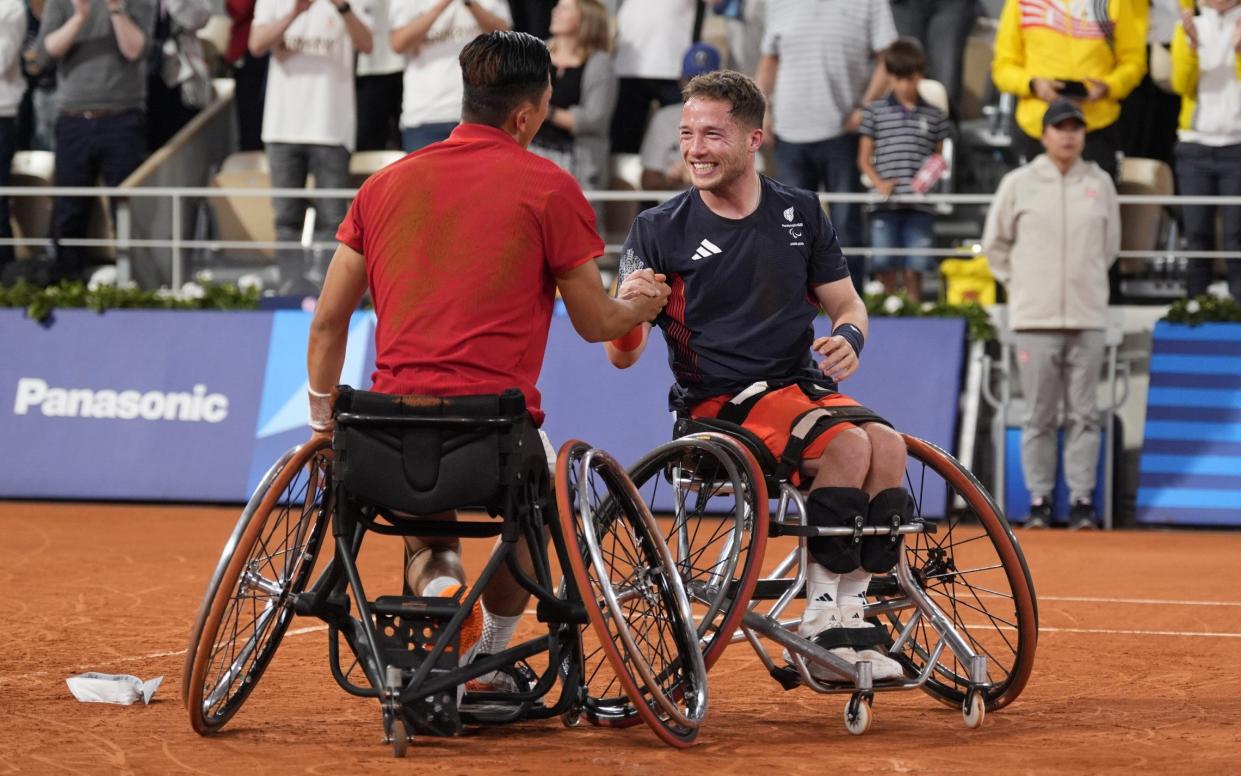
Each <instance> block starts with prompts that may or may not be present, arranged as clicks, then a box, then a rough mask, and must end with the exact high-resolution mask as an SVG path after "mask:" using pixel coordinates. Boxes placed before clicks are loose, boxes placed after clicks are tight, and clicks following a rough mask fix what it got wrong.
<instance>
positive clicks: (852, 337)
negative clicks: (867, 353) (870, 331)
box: [832, 323, 866, 356]
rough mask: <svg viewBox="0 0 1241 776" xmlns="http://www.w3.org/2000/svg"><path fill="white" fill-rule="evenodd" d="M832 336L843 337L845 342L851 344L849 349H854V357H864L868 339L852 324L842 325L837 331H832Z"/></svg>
mask: <svg viewBox="0 0 1241 776" xmlns="http://www.w3.org/2000/svg"><path fill="white" fill-rule="evenodd" d="M832 336H833V337H843V338H844V340H845V342H848V343H849V347H851V348H853V354H854V355H856V356H860V355H862V347H863V346H865V345H866V337H865V336H863V334H862V330H861V329H859V328H858V327H856V326H854V325H853V324H852V323H842V324H840V325H839V326H837V327H836V328H835V329H832Z"/></svg>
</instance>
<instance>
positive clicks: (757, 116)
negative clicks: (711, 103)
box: [681, 70, 767, 129]
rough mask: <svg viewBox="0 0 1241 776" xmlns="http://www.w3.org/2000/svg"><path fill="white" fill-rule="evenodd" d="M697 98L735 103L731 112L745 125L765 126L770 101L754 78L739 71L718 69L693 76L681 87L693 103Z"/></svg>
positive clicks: (752, 126)
mask: <svg viewBox="0 0 1241 776" xmlns="http://www.w3.org/2000/svg"><path fill="white" fill-rule="evenodd" d="M695 97H697V98H699V99H702V100H719V101H720V102H726V103H728V104H729V105H730V106H732V107H730V108H729V109H728V115H730V116H732V117H733V119H734V120H735V121H736V122H737V123H738V124H740V125H742V126H743V127H746V128H748V129H758V128H759V127H761V126H763V115H764V114H765V113H766V112H767V100H766V99H764V97H763V93H762V92H761V91H759V88H758V86H757V85H756V84H755V83H754V81H752V80H751V79H750V78H748V77H746V76H744V75H742V74H741V73H738V72H736V71H735V70H716V71H715V72H712V73H703V74H702V75H696V76H694V77H693V78H691V79H690V82H689V83H688V84H686V85H685V88H684V89H682V90H681V99H682V100H683V101H684V102H689V101H690V100H692V99H693V98H695Z"/></svg>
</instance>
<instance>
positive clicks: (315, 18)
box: [254, 0, 371, 151]
mask: <svg viewBox="0 0 1241 776" xmlns="http://www.w3.org/2000/svg"><path fill="white" fill-rule="evenodd" d="M293 2H294V0H258V3H257V4H256V5H255V7H254V23H255V24H270V23H271V22H274V21H276V20H277V19H280V18H282V17H283V16H285V15H286V14H287V13H289V11H291V10H292V9H293ZM350 7H351V8H352V9H353V12H354V13H355V14H357V15H358V18H359V19H360V20H361V21H362V23H363V24H366V25H368V26H369V25H370V22H371V20H370V13H369V12H368V10H367V8H366V7H365V6H364V4H363V3H362V2H357V3H350ZM265 100H266V101H265V102H264V104H263V142H264V143H306V144H315V145H343V146H344V147H345V148H348V149H349V150H350V151H352V150H353V147H354V141H355V134H356V124H357V115H356V113H357V110H356V107H355V103H354V89H353V42H352V41H350V39H349V31H348V30H347V29H346V28H345V20H344V18H343V17H342V16H341V14H340V12H339V11H337V10H336V6H335V5H333V4H332V3H331V2H330V0H314V2H312V3H311V4H310V8H309V9H307V10H306V12H305V13H303V14H302V15H301V16H299V17H297V19H295V20H294V21H293V23H292V24H290V25H289V29H287V30H285V33H284V37H283V39H282V40H281V43H279V44H277V46H276V47H274V48H273V49H272V55H271V65H270V66H269V67H268V71H267V96H266V98H265Z"/></svg>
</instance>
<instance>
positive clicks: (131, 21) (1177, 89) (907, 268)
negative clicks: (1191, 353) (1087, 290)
mask: <svg viewBox="0 0 1241 776" xmlns="http://www.w3.org/2000/svg"><path fill="white" fill-rule="evenodd" d="M221 4H222V5H221ZM1238 5H1239V3H1238V0H1201V1H1200V2H1199V3H1198V4H1197V5H1195V4H1194V2H1193V0H1003V2H1000V0H994V2H990V3H987V4H986V6H987V7H986V8H984V3H983V2H980V1H979V0H816V2H805V0H160V2H156V0H0V170H3V173H2V174H4V175H6V176H7V173H8V170H9V164H8V161H9V159H11V157H12V154H13V153H14V151H15V150H16V149H24V148H33V149H40V148H42V149H49V150H55V151H56V173H55V182H56V184H57V185H91V184H94V183H96V182H100V181H101V182H103V183H105V184H108V185H115V184H117V183H119V182H120V181H121V180H123V179H124V178H125V177H126V176H127V175H128V174H129V173H131V172H132V171H133V170H134V169H135V167H137V165H138V164H139V163H140V162H141V161H142V159H143V158H144V156H145V154H146V153H147V152H148V151H150V150H152V149H154V148H157V147H158V146H159V145H160V144H162V143H164V142H165V141H166V140H167V139H168V138H169V137H171V136H172V135H173V134H174V133H175V132H176V131H177V129H179V128H180V127H181V126H183V125H184V124H185V123H186V122H187V121H188V120H189V119H190V118H191V117H192V116H193V115H194V113H195V112H196V111H197V110H198V109H200V108H201V107H202V106H203V105H204V104H206V102H207V101H209V99H210V97H211V86H210V80H209V75H210V73H208V72H207V71H206V62H205V57H204V53H203V51H202V46H201V43H200V42H199V40H198V38H197V36H196V32H197V31H198V30H199V29H200V28H202V27H203V25H204V24H206V23H207V20H208V18H209V16H210V14H212V13H220V12H227V14H228V16H229V17H230V18H231V20H232V24H233V27H232V32H231V36H230V38H229V43H228V46H227V47H226V51H224V52H222V55H223V60H224V62H225V64H226V65H227V67H228V69H229V71H230V74H231V75H232V76H233V78H234V79H235V100H236V106H237V116H238V130H239V132H238V138H239V145H240V149H241V150H258V149H265V150H266V153H267V156H268V159H269V162H270V167H271V171H272V182H273V185H276V186H278V187H300V186H302V185H303V184H304V182H305V181H306V180H307V177H308V176H310V175H313V176H314V178H315V180H316V181H317V185H319V186H328V187H336V186H341V187H344V186H347V185H348V179H347V169H348V163H349V158H350V154H351V152H353V151H355V150H379V149H401V150H404V151H413V150H416V149H419V148H422V147H424V146H426V145H428V144H430V143H434V142H436V141H440V140H443V139H445V138H446V137H448V135H449V133H450V132H451V131H452V129H453V127H454V126H455V125H456V124H457V122H458V121H459V119H460V116H459V106H460V101H461V76H460V68H459V65H458V61H457V57H458V54H459V53H460V51H461V49H462V48H463V47H464V45H465V44H466V43H467V42H469V41H470V40H472V39H473V38H474V37H475V36H477V35H478V34H480V33H483V32H486V31H490V30H496V29H507V28H516V29H522V30H525V31H528V32H531V33H532V34H535V35H536V36H538V37H541V38H543V39H545V40H547V41H548V43H549V47H550V49H551V52H552V57H553V64H554V76H553V77H554V85H553V98H552V110H551V112H550V114H549V117H548V120H547V122H546V124H545V126H544V128H543V130H542V131H541V132H540V133H539V135H538V136H537V137H536V139H535V141H534V143H533V145H532V150H534V151H535V152H536V153H539V154H541V155H543V156H545V157H547V158H550V159H552V160H554V161H556V162H557V163H558V164H560V165H561V166H562V167H564V168H565V169H567V170H569V171H570V172H572V173H573V174H574V176H575V177H576V178H577V180H578V181H579V183H580V184H581V185H582V187H583V188H584V189H586V190H598V189H603V188H607V187H608V186H609V184H610V180H609V177H610V174H611V172H612V169H613V164H612V160H613V158H614V156H615V155H616V154H640V155H641V162H642V163H641V167H642V184H643V186H644V187H646V188H652V189H672V188H681V187H684V186H685V185H687V183H686V177H685V175H684V170H683V169H681V164H680V160H679V155H678V154H677V153H676V145H677V110H678V109H677V107H676V106H678V105H679V104H680V89H681V87H682V85H683V83H684V82H685V79H686V78H687V77H690V76H692V75H695V74H697V73H700V72H704V71H705V70H709V69H714V68H718V67H721V66H722V67H731V68H734V69H738V70H741V71H742V72H745V73H747V74H749V75H752V76H754V77H755V80H756V81H757V83H758V84H759V85H760V87H761V88H762V89H763V90H764V91H765V93H766V94H767V96H768V98H769V99H770V100H771V106H772V107H771V110H770V111H769V114H768V117H767V121H768V124H767V127H766V129H767V140H768V142H769V149H768V150H769V155H768V162H769V163H770V165H771V166H770V168H769V174H771V175H772V176H773V177H775V178H777V179H779V180H781V181H783V182H786V183H790V184H793V185H796V186H800V187H804V188H809V189H818V190H825V191H828V192H846V193H856V192H860V191H864V190H865V188H864V186H867V185H868V186H870V187H871V188H872V189H873V190H875V191H877V192H878V193H879V194H881V195H884V196H885V197H886V196H888V195H893V194H895V195H903V194H907V193H909V192H911V191H915V190H918V189H917V187H916V186H915V185H914V184H915V181H914V178H916V177H917V176H918V174H919V171H920V170H921V169H922V167H923V166H924V165H926V164H927V163H928V160H934V159H936V158H937V157H938V153H937V152H938V150H939V146H940V143H941V142H942V141H943V140H945V139H947V138H950V137H955V138H959V137H960V134H959V119H960V118H961V116H962V112H963V107H962V104H963V85H962V84H963V69H964V67H963V61H964V52H965V50H966V40H967V37H968V36H969V34H970V32H971V30H973V29H974V27H975V24H976V21H977V19H978V17H979V16H980V15H982V14H984V13H986V12H988V11H990V12H991V13H992V14H998V22H997V33H996V37H995V55H994V61H993V63H992V67H991V75H992V78H993V81H994V84H995V86H996V87H997V89H998V90H999V91H1000V92H1007V93H1011V94H1013V95H1015V96H1016V110H1015V116H1014V117H1013V118H1014V122H1015V124H1014V128H1013V132H1012V137H1013V143H1012V146H1011V148H1010V149H1008V151H1009V156H1008V159H1009V163H1010V164H1011V165H1012V166H1014V167H1015V166H1016V165H1018V164H1022V163H1025V162H1027V161H1030V160H1031V159H1033V158H1035V157H1036V156H1038V155H1039V154H1041V153H1042V151H1043V149H1042V146H1041V142H1040V141H1041V134H1042V127H1041V123H1042V117H1043V113H1044V112H1045V111H1046V109H1047V106H1048V104H1050V103H1051V102H1054V101H1055V100H1057V99H1059V98H1068V99H1070V100H1073V101H1074V102H1075V103H1076V104H1077V105H1078V106H1079V107H1080V109H1081V111H1082V114H1083V116H1084V117H1085V123H1086V130H1087V132H1086V139H1085V147H1084V152H1083V157H1084V158H1085V159H1086V160H1088V161H1091V162H1094V163H1095V164H1097V165H1098V166H1099V167H1100V168H1101V169H1102V170H1104V171H1105V172H1106V173H1107V174H1108V175H1110V176H1111V177H1112V178H1113V179H1115V178H1116V177H1117V175H1118V172H1119V164H1120V159H1122V158H1123V156H1124V155H1130V156H1144V157H1153V158H1157V159H1163V160H1166V161H1168V162H1169V163H1170V164H1173V165H1174V166H1175V168H1176V178H1177V182H1178V186H1179V188H1180V190H1181V191H1182V192H1184V193H1198V194H1224V195H1227V194H1233V195H1236V194H1237V193H1238V186H1241V184H1238V181H1241V169H1239V168H1241V151H1239V150H1238V149H1241V135H1238V132H1239V131H1241V130H1238V127H1241V107H1239V106H1241V65H1238V51H1241V32H1239V30H1241V27H1239V26H1238V23H1239V17H1241V10H1239V9H1238ZM216 6H220V7H216ZM710 15H717V16H719V17H722V19H723V27H724V29H725V30H726V36H724V37H721V38H717V39H716V40H717V42H719V43H721V46H720V47H721V48H723V49H724V50H723V51H720V50H717V49H716V48H715V47H713V46H711V45H709V44H707V43H704V42H702V40H701V34H702V29H703V27H704V20H705V19H706V18H707V17H709V16H710ZM919 44H920V45H919ZM893 51H896V52H898V53H897V54H896V56H895V59H892V58H891V57H890V56H889V55H890V54H892V52H893ZM910 52H913V53H910ZM1066 52H1071V55H1068V54H1066ZM1148 63H1149V64H1148ZM1161 63H1164V64H1166V65H1167V66H1166V67H1165V66H1164V65H1163V64H1161ZM898 69H899V72H895V71H896V70H898ZM1165 70H1166V71H1167V72H1164V71H1165ZM923 77H927V78H930V79H932V80H935V81H939V82H940V83H942V84H943V86H944V87H945V89H946V91H947V95H948V101H947V111H946V112H945V111H941V110H939V109H938V108H936V107H932V106H931V105H930V104H928V103H927V102H926V101H925V100H924V99H923V98H922V97H921V96H920V94H919V89H918V81H919V79H921V78H923ZM1178 111H1179V116H1180V121H1179V124H1178V123H1177V122H1176V121H1175V118H1173V117H1171V116H1170V115H1169V114H1172V115H1173V116H1174V115H1175V114H1176V113H1177V112H1178ZM906 146H908V147H906ZM941 161H942V160H941ZM3 182H5V179H4V178H0V183H3ZM274 204H275V208H274V209H275V211H276V216H275V221H276V224H275V226H276V231H277V237H278V239H280V240H282V241H297V239H298V236H299V235H300V230H301V228H302V221H303V211H302V208H303V207H304V205H303V204H302V203H300V202H298V201H294V200H288V201H278V202H276V203H274ZM314 204H315V207H316V210H317V211H318V212H317V218H316V224H317V225H319V226H321V229H320V231H322V233H323V234H322V235H321V237H322V238H323V239H325V240H329V239H330V234H329V232H331V231H332V229H333V227H334V225H335V224H336V223H338V222H339V220H340V216H341V215H342V213H341V210H342V208H343V206H344V203H343V202H341V201H339V200H337V201H332V200H323V201H320V202H316V203H314ZM0 208H7V203H4V204H0ZM86 208H87V204H86V201H85V200H83V199H73V198H62V199H61V200H59V201H58V202H57V205H56V213H55V218H54V237H56V238H70V237H78V236H84V234H85V229H86V223H85V220H86ZM830 209H831V217H832V222H833V224H834V226H835V227H836V229H837V231H838V233H839V237H840V240H841V243H842V244H843V245H845V246H849V247H855V248H857V247H865V246H867V245H871V246H874V247H875V248H876V249H879V248H882V249H885V250H884V253H885V255H881V256H877V257H876V258H875V259H874V261H873V262H870V264H871V266H870V267H868V266H867V264H868V262H867V260H866V259H865V257H864V256H863V254H861V253H859V252H856V251H855V252H853V253H852V254H850V255H851V272H852V275H853V277H854V281H855V283H856V284H858V286H859V288H860V287H861V284H862V283H863V280H864V279H866V278H868V277H870V276H871V274H872V272H877V273H878V274H879V277H880V278H881V279H882V280H883V281H884V286H885V288H887V289H889V290H892V289H895V288H898V287H903V288H904V290H905V291H906V292H908V293H909V294H910V295H911V296H914V297H918V296H919V295H920V293H921V282H920V277H921V276H923V275H925V274H926V273H927V272H930V271H932V270H933V269H934V261H933V260H929V259H926V258H925V257H916V256H910V257H904V256H902V255H900V250H899V249H901V248H924V247H927V246H928V245H930V244H931V243H930V242H929V241H930V232H931V227H932V226H933V225H934V220H933V219H934V215H933V213H932V212H931V210H930V209H929V208H926V207H920V206H917V205H916V204H915V205H910V204H909V203H908V202H906V203H905V204H904V205H902V206H899V207H898V206H893V205H888V204H880V205H878V206H875V207H864V206H861V205H857V204H850V203H832V205H831V208H830ZM3 215H4V212H3V211H0V216H3ZM1238 215H1239V213H1238V211H1237V209H1235V208H1232V209H1226V211H1225V214H1224V218H1223V219H1222V221H1223V223H1224V225H1225V228H1224V229H1223V243H1222V246H1219V247H1223V248H1224V249H1226V250H1241V233H1239V230H1241V218H1239V217H1238ZM1181 219H1182V225H1183V227H1184V234H1185V236H1186V242H1187V244H1188V245H1189V247H1191V248H1192V249H1194V250H1211V249H1214V248H1216V247H1217V245H1216V241H1215V240H1216V230H1215V220H1216V212H1215V209H1214V208H1209V207H1197V208H1190V207H1186V208H1183V214H1182V216H1181ZM7 230H8V219H7V218H4V217H0V236H6V235H7V234H8V231H7ZM888 249H891V255H886V254H887V253H888ZM11 258H12V251H11V249H9V250H6V249H3V248H0V264H3V263H8V262H10V261H11ZM55 259H56V261H55V262H54V272H52V276H53V278H54V277H56V276H62V275H69V276H72V275H76V274H78V273H79V272H80V270H81V269H82V266H81V264H82V258H81V257H79V256H76V255H75V254H74V252H73V251H70V250H67V249H64V248H61V249H59V250H58V251H57V252H56V254H55ZM279 259H280V262H279V263H280V269H281V282H282V285H283V286H284V287H285V289H286V290H289V291H300V290H304V289H305V288H307V287H308V286H310V285H312V284H313V283H314V282H316V281H317V279H318V277H319V276H320V274H321V272H322V266H321V263H322V262H321V260H320V259H319V258H317V257H315V256H313V255H306V254H304V253H301V252H297V253H296V255H294V254H293V253H290V255H287V256H285V255H282V256H281V257H279ZM1228 267H1229V279H1230V287H1231V291H1232V292H1233V293H1234V294H1236V293H1241V262H1229V263H1228ZM10 274H11V273H10ZM1189 275H1190V277H1189V290H1190V292H1191V293H1199V292H1201V291H1203V290H1204V289H1205V287H1206V285H1207V283H1208V282H1209V281H1210V279H1211V265H1210V263H1209V262H1207V261H1205V260H1203V261H1199V262H1193V263H1191V265H1190V273H1189Z"/></svg>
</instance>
